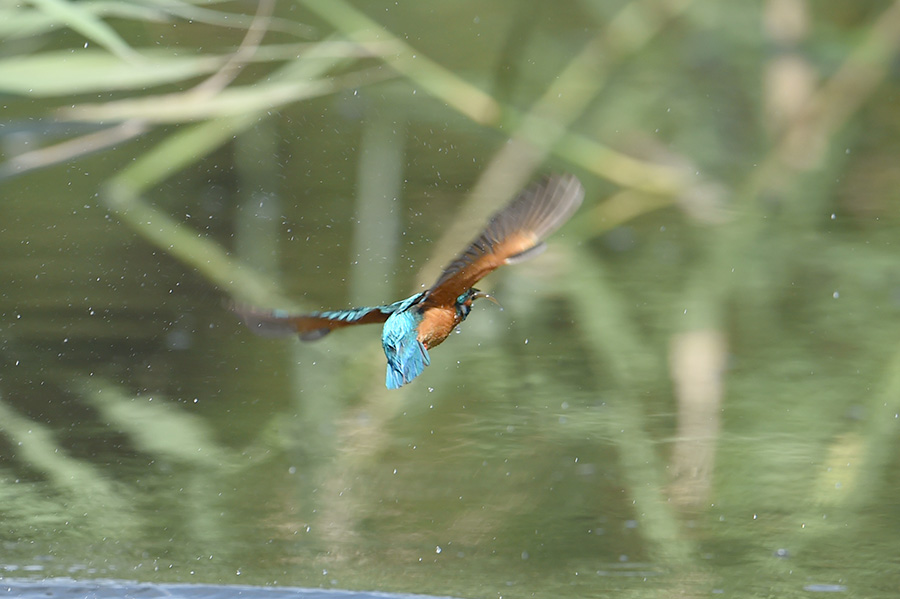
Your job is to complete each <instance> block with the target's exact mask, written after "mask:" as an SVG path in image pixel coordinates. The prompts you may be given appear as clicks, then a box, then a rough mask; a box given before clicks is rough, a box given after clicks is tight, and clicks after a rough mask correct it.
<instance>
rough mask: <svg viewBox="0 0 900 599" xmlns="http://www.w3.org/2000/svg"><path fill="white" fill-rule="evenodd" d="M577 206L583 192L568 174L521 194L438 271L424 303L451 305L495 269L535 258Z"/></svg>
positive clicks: (576, 179)
mask: <svg viewBox="0 0 900 599" xmlns="http://www.w3.org/2000/svg"><path fill="white" fill-rule="evenodd" d="M583 200H584V188H583V187H582V185H581V182H580V181H579V180H578V178H577V177H575V176H574V175H570V174H565V175H550V176H546V177H544V178H543V179H542V180H541V181H539V182H537V183H535V184H534V185H532V186H530V187H528V188H527V189H525V190H524V191H522V192H521V193H520V194H519V195H518V196H517V197H516V198H515V199H514V200H513V201H512V202H510V203H509V204H508V205H507V206H506V207H505V208H503V209H502V210H500V211H499V212H497V213H496V214H494V216H493V217H491V220H490V221H489V222H488V225H487V227H485V229H484V231H483V232H482V233H481V235H479V236H478V238H476V239H475V241H473V242H472V243H471V244H470V245H469V247H467V248H466V249H465V251H463V253H461V254H460V255H459V256H457V258H456V259H455V260H454V261H453V262H452V263H451V264H450V265H449V266H448V267H447V268H446V269H444V272H443V274H441V276H440V277H439V278H438V281H437V282H436V283H435V284H434V286H432V288H431V290H430V291H429V301H430V303H433V304H444V303H447V302H452V301H453V300H455V298H456V297H457V296H458V295H459V294H460V293H463V292H464V291H465V290H467V289H469V288H470V287H472V285H474V284H475V283H476V282H477V281H478V280H479V279H481V278H482V277H484V276H485V275H487V274H488V273H490V272H491V271H492V270H494V269H495V268H497V267H498V266H501V265H503V264H508V263H511V262H518V261H520V260H525V259H527V258H530V257H531V256H533V255H535V254H537V253H538V252H539V246H540V245H541V242H542V241H543V240H544V239H546V238H547V237H548V236H549V235H550V234H551V233H553V232H554V231H556V230H557V229H559V228H560V227H561V226H562V225H563V224H564V223H565V222H566V221H567V220H569V219H570V218H571V217H572V215H573V214H575V211H576V210H578V207H579V206H581V202H582V201H583Z"/></svg>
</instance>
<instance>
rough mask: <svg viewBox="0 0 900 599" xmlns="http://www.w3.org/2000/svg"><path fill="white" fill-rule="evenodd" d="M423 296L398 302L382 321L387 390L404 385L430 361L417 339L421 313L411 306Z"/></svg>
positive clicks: (420, 294)
mask: <svg viewBox="0 0 900 599" xmlns="http://www.w3.org/2000/svg"><path fill="white" fill-rule="evenodd" d="M423 295H424V294H423V293H417V294H416V295H414V296H412V297H409V298H407V299H405V300H403V301H402V302H399V304H400V305H399V306H398V307H397V310H395V311H394V313H393V314H391V315H390V317H389V318H388V319H387V320H386V321H385V323H384V329H383V330H382V332H381V345H382V347H384V355H385V357H386V358H387V372H386V373H385V379H384V384H385V385H387V388H388V389H398V388H399V387H401V386H402V385H405V384H406V383H408V382H410V381H411V380H413V379H414V378H416V377H417V376H419V375H420V374H422V371H423V370H425V367H426V366H428V365H429V364H431V357H430V356H429V355H428V350H427V349H425V346H424V345H422V343H421V342H420V341H419V339H418V337H419V323H420V322H422V313H421V312H420V311H419V310H417V309H415V307H414V306H415V304H416V303H418V302H419V301H420V300H421V299H422V296H423Z"/></svg>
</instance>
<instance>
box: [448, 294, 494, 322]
mask: <svg viewBox="0 0 900 599" xmlns="http://www.w3.org/2000/svg"><path fill="white" fill-rule="evenodd" d="M482 298H484V299H486V300H488V301H490V302H494V303H495V304H497V305H498V306H500V302H498V301H497V298H495V297H494V296H493V295H490V294H488V293H485V292H483V291H481V290H479V289H475V288H474V287H472V288H471V289H468V290H467V291H466V292H465V293H463V294H462V295H460V296H459V297H458V298H456V311H457V312H459V315H460V316H461V317H462V319H463V320H465V319H466V316H468V315H469V312H471V311H472V302H474V301H475V300H477V299H482ZM500 309H501V310H502V309H503V306H500Z"/></svg>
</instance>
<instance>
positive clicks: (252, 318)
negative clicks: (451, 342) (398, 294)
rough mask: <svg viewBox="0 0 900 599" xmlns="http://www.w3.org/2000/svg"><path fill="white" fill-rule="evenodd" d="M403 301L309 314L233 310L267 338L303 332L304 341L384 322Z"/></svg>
mask: <svg viewBox="0 0 900 599" xmlns="http://www.w3.org/2000/svg"><path fill="white" fill-rule="evenodd" d="M402 303H403V302H395V303H393V304H389V305H387V306H373V307H366V308H353V309H351V310H330V311H327V312H311V313H309V314H291V313H289V312H286V311H284V310H269V311H264V310H259V309H257V308H253V307H249V306H240V305H235V306H233V307H232V309H233V310H234V311H235V312H236V313H237V314H238V316H240V317H241V319H242V320H243V321H244V323H245V324H246V325H247V326H248V327H249V328H250V330H251V331H253V332H254V333H256V334H257V335H262V336H264V337H284V336H287V335H296V334H299V335H300V339H302V340H303V341H315V340H316V339H321V338H322V337H324V336H325V335H327V334H328V333H330V332H331V331H333V330H335V329H340V328H343V327H349V326H352V325H355V324H375V323H382V322H384V321H386V320H387V319H388V317H389V316H390V315H391V314H393V313H394V312H395V311H396V310H397V309H398V308H399V307H400V305H401V304H402Z"/></svg>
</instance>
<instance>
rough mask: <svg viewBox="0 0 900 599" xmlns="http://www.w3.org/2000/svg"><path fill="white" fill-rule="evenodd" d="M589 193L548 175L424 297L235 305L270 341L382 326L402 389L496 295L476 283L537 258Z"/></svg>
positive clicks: (393, 380)
mask: <svg viewBox="0 0 900 599" xmlns="http://www.w3.org/2000/svg"><path fill="white" fill-rule="evenodd" d="M582 199H584V188H583V187H582V186H581V183H580V182H579V181H578V179H577V178H576V177H575V176H574V175H553V176H547V177H544V178H543V179H542V180H541V181H539V182H537V183H535V184H533V185H532V186H530V187H528V188H527V189H525V190H524V191H522V192H521V193H520V194H519V195H518V196H517V197H516V198H515V199H513V200H512V201H511V202H510V203H509V204H508V205H507V206H506V207H505V208H503V209H502V210H500V211H499V212H497V213H496V214H494V215H493V216H492V217H491V219H490V221H489V222H488V224H487V227H485V229H484V231H482V233H481V234H480V235H479V236H478V237H476V238H475V240H474V241H472V243H471V244H469V246H468V247H467V248H466V249H465V250H464V251H463V252H462V253H461V254H459V256H457V257H456V259H455V260H454V261H453V262H451V263H450V265H449V266H447V267H446V268H445V269H444V271H443V272H442V273H441V276H440V277H438V280H437V282H435V284H434V285H432V286H431V287H430V288H429V289H427V290H426V291H422V292H419V293H416V294H415V295H413V296H410V297H408V298H406V299H404V300H400V301H397V302H394V303H393V304H388V305H385V306H369V307H364V308H353V309H350V310H331V311H325V312H311V313H309V314H290V313H288V312H286V311H284V310H273V311H265V312H264V311H260V310H257V309H255V308H250V307H246V306H236V307H235V311H236V312H237V313H238V314H239V315H240V316H241V317H242V319H243V320H244V322H245V323H246V324H247V326H249V327H250V329H251V330H252V331H254V332H256V333H258V334H260V335H264V336H285V335H292V334H299V336H300V339H302V340H303V341H314V340H316V339H321V338H322V337H324V336H325V335H327V334H328V333H330V332H331V331H333V330H335V329H340V328H343V327H348V326H352V325H358V324H375V323H384V328H383V329H382V333H381V343H382V346H383V347H384V355H385V356H386V357H387V374H386V376H385V384H386V385H387V388H388V389H397V388H399V387H401V386H403V385H405V384H406V383H408V382H410V381H412V380H413V379H414V378H416V377H417V376H419V375H420V374H422V371H423V370H424V369H425V367H426V366H428V365H429V364H430V363H431V357H430V356H429V355H428V351H429V350H431V349H433V348H435V347H437V346H438V345H440V344H441V343H442V342H443V341H444V339H446V338H447V337H448V336H449V335H450V333H451V332H452V331H453V329H454V328H455V327H456V326H457V325H459V324H460V323H461V322H462V321H464V320H465V319H466V317H467V316H468V315H469V312H470V311H471V310H472V303H473V302H474V301H475V300H477V299H481V298H487V299H490V300H493V298H492V297H491V296H489V295H488V294H486V293H483V292H482V291H479V290H478V289H476V288H475V287H474V285H475V283H477V282H478V281H479V280H481V279H482V278H484V277H485V276H487V275H488V274H489V273H490V272H491V271H493V270H494V269H496V268H497V267H499V266H502V265H504V264H515V263H517V262H521V261H523V260H526V259H528V258H531V257H533V256H535V255H536V254H538V253H539V252H540V251H541V250H543V249H544V247H545V246H544V239H546V238H547V236H549V235H550V234H551V233H553V232H554V231H556V230H557V229H558V228H560V227H561V226H562V225H563V224H564V223H565V222H566V221H567V220H569V218H571V216H572V215H573V214H574V213H575V211H576V210H577V209H578V207H579V206H580V205H581V201H582Z"/></svg>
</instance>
